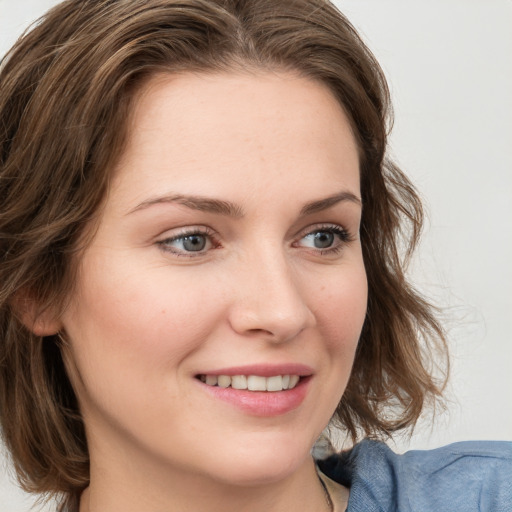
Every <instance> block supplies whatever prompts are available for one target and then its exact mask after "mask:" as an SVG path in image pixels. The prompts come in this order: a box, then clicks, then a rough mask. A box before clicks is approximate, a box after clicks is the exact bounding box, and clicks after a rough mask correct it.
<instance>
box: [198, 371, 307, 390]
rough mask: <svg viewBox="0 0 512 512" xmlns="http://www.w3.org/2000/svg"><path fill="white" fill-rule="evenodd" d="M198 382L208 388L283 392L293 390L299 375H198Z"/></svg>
mask: <svg viewBox="0 0 512 512" xmlns="http://www.w3.org/2000/svg"><path fill="white" fill-rule="evenodd" d="M199 380H201V382H204V383H205V384H206V385H208V386H216V387H220V388H233V389H241V390H248V391H271V392H272V391H285V390H288V389H293V388H294V387H295V386H296V385H297V384H298V383H299V380H300V377H299V375H273V376H270V377H262V376H260V375H199Z"/></svg>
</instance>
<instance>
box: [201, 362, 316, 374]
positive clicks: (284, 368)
mask: <svg viewBox="0 0 512 512" xmlns="http://www.w3.org/2000/svg"><path fill="white" fill-rule="evenodd" d="M201 374H202V375H229V376H233V375H259V376H260V377H272V376H273V375H299V377H306V376H308V375H312V374H313V369H312V368H311V367H309V366H306V365H305V364H298V363H285V364H252V365H244V366H230V367H229V368H219V369H216V370H207V371H204V372H200V373H199V374H198V375H201Z"/></svg>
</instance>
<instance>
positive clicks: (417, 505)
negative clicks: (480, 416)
mask: <svg viewBox="0 0 512 512" xmlns="http://www.w3.org/2000/svg"><path fill="white" fill-rule="evenodd" d="M317 464H318V467H319V468H320V470H321V471H322V472H323V473H325V474H326V475H327V476H328V477H329V478H331V479H332V480H334V481H336V482H338V483H340V484H342V485H345V486H346V487H349V488H350V498H349V502H348V508H347V512H512V443H509V442H500V441H467V442H462V443H455V444H451V445H449V446H445V447H443V448H438V449H435V450H427V451H420V450H415V451H410V452H407V453H405V454H403V455H398V454H396V453H394V452H393V451H392V450H391V449H390V448H388V446H386V445H385V444H384V443H381V442H377V441H370V440H365V441H362V442H361V443H359V444H357V445H356V446H355V447H354V448H353V449H352V450H350V451H347V452H342V453H341V454H336V455H332V456H330V457H328V458H327V459H324V460H319V461H317Z"/></svg>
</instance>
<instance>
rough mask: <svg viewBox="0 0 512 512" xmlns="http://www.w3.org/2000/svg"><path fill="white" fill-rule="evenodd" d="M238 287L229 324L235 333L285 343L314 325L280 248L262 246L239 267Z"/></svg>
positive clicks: (287, 259) (290, 267)
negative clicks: (255, 335)
mask: <svg viewBox="0 0 512 512" xmlns="http://www.w3.org/2000/svg"><path fill="white" fill-rule="evenodd" d="M238 272H239V274H238V275H239V287H238V292H239V293H237V294H236V301H235V302H236V303H235V304H234V305H233V310H232V315H231V324H232V326H233V328H234V329H235V330H236V331H237V332H239V333H245V334H247V333H252V334H257V333H259V334H263V335H264V336H267V337H270V338H271V339H272V340H273V341H286V340H288V339H290V338H293V337H294V336H296V335H297V334H299V333H300V332H301V331H302V330H304V329H305V328H306V327H309V326H312V325H313V324H314V316H313V313H312V312H311V311H310V309H309V308H308V305H307V302H306V297H303V294H302V292H301V289H300V286H299V282H298V280H297V277H298V275H297V274H296V272H295V271H294V269H293V267H292V265H291V261H290V260H289V258H287V256H286V254H285V251H284V248H283V247H282V246H280V245H279V244H272V243H263V244H260V246H259V249H258V250H257V251H253V252H251V254H250V255H247V257H245V258H243V259H242V261H241V262H240V265H239V270H238Z"/></svg>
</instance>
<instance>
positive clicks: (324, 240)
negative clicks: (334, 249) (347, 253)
mask: <svg viewBox="0 0 512 512" xmlns="http://www.w3.org/2000/svg"><path fill="white" fill-rule="evenodd" d="M304 238H305V239H307V240H308V241H310V243H311V244H312V246H313V247H314V248H315V249H328V248H329V247H331V246H332V244H333V243H334V240H335V238H334V233H331V232H329V231H317V232H316V233H310V234H309V235H306V236H305V237H304Z"/></svg>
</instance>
